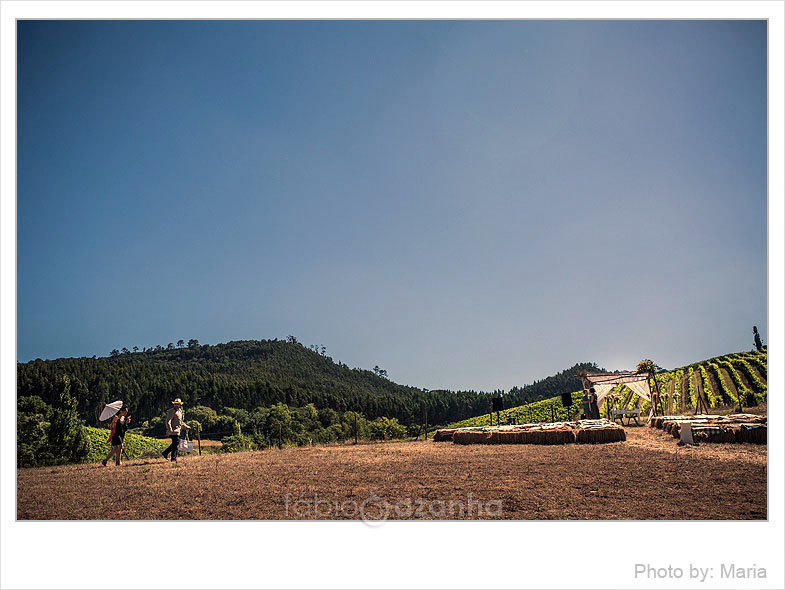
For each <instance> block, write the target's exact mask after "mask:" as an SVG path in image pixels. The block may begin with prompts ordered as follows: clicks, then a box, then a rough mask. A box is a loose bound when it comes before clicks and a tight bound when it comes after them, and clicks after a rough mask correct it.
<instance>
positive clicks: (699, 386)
mask: <svg viewBox="0 0 785 590" xmlns="http://www.w3.org/2000/svg"><path fill="white" fill-rule="evenodd" d="M692 376H693V379H695V391H696V395H698V396H699V397H700V399H702V400H703V401H704V402H706V407H707V408H708V407H709V399H708V398H707V397H706V394H705V393H704V391H703V378H702V376H701V372H700V369H694V370H693V373H692Z"/></svg>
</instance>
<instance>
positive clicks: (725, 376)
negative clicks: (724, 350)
mask: <svg viewBox="0 0 785 590" xmlns="http://www.w3.org/2000/svg"><path fill="white" fill-rule="evenodd" d="M720 375H721V376H722V380H723V382H724V383H725V385H726V386H727V388H728V391H730V392H731V393H732V394H733V395H734V396H735V397H736V399H739V390H738V389H736V384H735V383H734V382H733V379H732V378H731V376H730V373H728V369H726V368H725V367H720Z"/></svg>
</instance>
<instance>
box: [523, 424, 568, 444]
mask: <svg viewBox="0 0 785 590" xmlns="http://www.w3.org/2000/svg"><path fill="white" fill-rule="evenodd" d="M574 442H575V435H574V434H573V431H572V428H548V429H543V430H529V431H527V432H526V443H527V444H532V445H564V444H570V443H574Z"/></svg>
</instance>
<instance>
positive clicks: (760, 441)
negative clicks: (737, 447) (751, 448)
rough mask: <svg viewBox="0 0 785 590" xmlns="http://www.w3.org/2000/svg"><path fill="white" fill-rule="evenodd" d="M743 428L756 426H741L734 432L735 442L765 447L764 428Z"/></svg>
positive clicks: (765, 430) (765, 428)
mask: <svg viewBox="0 0 785 590" xmlns="http://www.w3.org/2000/svg"><path fill="white" fill-rule="evenodd" d="M745 426H747V427H749V426H757V425H756V424H751V423H747V424H741V425H739V429H738V430H737V431H736V442H746V443H753V444H756V445H765V444H766V443H767V430H768V428H767V427H766V426H759V427H758V428H745Z"/></svg>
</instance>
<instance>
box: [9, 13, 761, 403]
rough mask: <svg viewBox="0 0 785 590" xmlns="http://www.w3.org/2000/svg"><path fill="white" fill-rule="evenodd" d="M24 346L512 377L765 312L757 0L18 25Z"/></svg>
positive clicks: (668, 363)
mask: <svg viewBox="0 0 785 590" xmlns="http://www.w3.org/2000/svg"><path fill="white" fill-rule="evenodd" d="M18 32H19V42H18V225H17V227H18V274H17V280H18V290H17V296H18V350H17V359H18V360H19V361H27V360H30V359H34V358H37V357H40V358H57V357H64V356H92V355H98V356H105V355H107V354H108V353H109V351H110V350H111V349H113V348H122V347H124V346H125V347H128V348H129V349H130V348H132V347H133V346H138V347H139V348H140V349H141V348H142V347H144V346H154V345H156V344H162V345H164V346H165V345H166V344H168V343H169V342H176V341H177V340H179V339H184V340H186V341H187V340H188V339H190V338H196V339H198V340H199V341H200V342H202V343H207V344H216V343H219V342H226V341H229V340H241V339H267V338H276V337H277V338H285V337H286V336H287V335H289V334H293V335H295V336H296V337H297V338H298V340H300V341H301V342H303V343H304V344H306V345H310V344H320V345H321V344H323V345H324V346H326V348H327V354H329V355H330V356H332V358H333V359H334V360H336V361H338V360H340V361H342V362H344V363H346V364H348V365H349V366H358V367H363V368H370V367H373V366H374V365H377V364H378V365H379V366H381V367H382V368H384V369H386V370H387V371H388V373H389V375H390V378H391V379H393V380H394V381H396V382H399V383H405V384H409V385H416V386H421V387H428V388H431V389H433V388H444V387H446V388H451V389H472V388H473V389H485V390H490V389H495V388H504V389H508V388H509V387H511V386H513V385H523V384H525V383H529V382H531V381H533V380H535V379H540V378H543V377H545V376H547V375H549V374H552V373H554V372H556V371H559V370H561V369H564V368H567V367H569V366H571V365H572V364H574V363H576V362H580V361H595V362H597V363H599V364H600V365H603V366H605V367H607V368H609V369H616V368H619V369H630V368H633V367H634V365H635V363H637V362H638V361H639V360H641V359H642V358H652V359H654V360H655V361H656V362H657V363H659V364H660V365H663V366H665V367H674V366H681V365H684V364H687V363H690V362H693V361H698V360H702V359H705V358H708V357H711V356H715V355H718V354H724V353H727V352H733V351H739V350H744V349H749V348H751V347H752V326H753V324H755V325H757V326H758V327H759V329H760V331H761V334H762V336H763V339H764V341H766V338H767V333H768V331H767V329H766V322H767V307H766V306H767V298H766V287H767V284H766V25H765V22H762V21H735V22H729V21H684V22H675V21H642V22H632V21H607V22H606V21H554V22H549V21H500V22H495V21H477V22H467V21H453V22H438V21H437V22H430V21H411V22H406V21H378V22H367V21H347V22H339V21H323V22H307V21H300V22H296V21H295V22H273V21H267V22H263V21H244V22H228V21H223V22H204V21H193V22H165V21H148V22H106V21H93V22H78V21H63V22H45V21H20V22H19V25H18Z"/></svg>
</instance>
